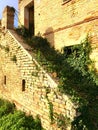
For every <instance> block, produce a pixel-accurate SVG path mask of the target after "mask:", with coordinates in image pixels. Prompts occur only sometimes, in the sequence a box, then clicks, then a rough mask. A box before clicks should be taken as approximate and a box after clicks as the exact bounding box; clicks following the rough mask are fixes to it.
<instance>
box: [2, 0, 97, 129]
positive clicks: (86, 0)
mask: <svg viewBox="0 0 98 130" xmlns="http://www.w3.org/2000/svg"><path fill="white" fill-rule="evenodd" d="M13 18H14V12H13V8H11V7H9V6H7V7H6V8H5V10H4V12H3V18H2V21H1V24H2V27H5V28H6V31H5V32H1V28H0V97H3V98H6V99H9V100H11V101H12V102H14V103H15V104H16V107H17V109H21V110H22V111H25V112H27V113H28V114H31V115H33V116H34V117H35V116H36V115H39V117H40V118H41V123H42V126H43V127H44V128H45V129H46V130H60V128H58V126H57V124H56V123H55V122H54V123H53V124H52V123H51V118H53V117H52V116H54V115H51V112H50V109H51V106H52V105H53V106H52V109H53V110H52V112H53V113H56V114H58V115H59V116H60V115H61V114H62V115H63V116H65V117H66V116H67V117H68V118H70V121H73V120H74V118H75V117H76V116H78V115H79V114H80V113H77V111H76V109H77V107H78V105H77V104H74V103H72V101H71V100H70V97H69V96H68V95H65V94H62V93H60V92H59V90H58V88H57V86H58V79H56V78H54V77H53V76H52V75H50V74H48V73H47V71H46V70H44V69H43V67H42V66H41V65H40V64H39V63H38V62H37V60H36V59H35V58H34V56H33V54H32V49H31V48H30V47H29V46H28V45H25V44H24V41H23V40H22V39H21V37H19V36H18V35H17V34H16V32H15V31H14V30H9V29H13ZM21 25H24V26H25V27H26V28H27V29H29V31H30V33H31V34H32V35H38V34H40V35H41V36H43V37H46V38H47V39H48V40H49V42H50V44H51V46H54V47H55V48H56V49H58V50H61V49H62V47H64V46H71V45H75V44H79V43H80V42H81V40H83V39H85V37H86V36H87V34H89V36H90V37H91V39H92V45H93V46H94V49H93V53H92V54H91V58H92V59H93V60H94V61H96V62H95V67H96V68H98V0H82V1H81V0H55V1H54V0H51V1H50V0H47V1H46V0H19V26H21ZM7 29H8V30H7ZM1 61H2V62H1ZM51 104H52V105H51ZM50 105H51V106H50ZM53 113H52V114H53ZM57 118H58V117H57ZM57 118H56V120H57ZM66 129H68V130H71V124H69V125H68V126H67V128H66Z"/></svg>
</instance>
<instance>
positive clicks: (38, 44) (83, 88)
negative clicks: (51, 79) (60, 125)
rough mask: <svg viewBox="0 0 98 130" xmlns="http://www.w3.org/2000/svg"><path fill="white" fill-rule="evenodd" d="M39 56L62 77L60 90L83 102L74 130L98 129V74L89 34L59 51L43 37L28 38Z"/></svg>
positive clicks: (49, 68) (76, 101)
mask: <svg viewBox="0 0 98 130" xmlns="http://www.w3.org/2000/svg"><path fill="white" fill-rule="evenodd" d="M26 42H27V43H28V44H29V45H30V46H31V47H32V50H33V53H34V54H35V58H36V59H37V60H38V61H39V63H40V64H41V65H42V66H43V67H44V68H45V69H46V70H47V71H49V72H51V73H54V72H55V73H56V75H57V77H58V78H59V85H58V87H59V90H60V91H61V92H63V93H65V94H67V95H69V96H70V99H71V100H72V101H73V102H75V103H77V104H78V105H79V108H78V109H77V111H78V112H79V113H81V114H80V115H79V116H78V117H76V118H75V120H74V121H73V122H72V130H97V129H98V122H97V121H98V111H97V109H98V96H97V95H98V73H97V72H96V69H95V68H94V62H92V61H91V59H90V54H91V52H92V47H91V42H90V38H89V37H88V36H87V37H86V38H85V39H84V40H83V41H82V42H81V43H80V44H79V45H74V46H70V47H64V48H63V52H62V53H60V52H59V51H57V50H55V49H54V48H53V47H51V46H50V45H49V42H48V41H47V39H44V38H42V37H41V36H33V37H31V38H28V39H27V38H26Z"/></svg>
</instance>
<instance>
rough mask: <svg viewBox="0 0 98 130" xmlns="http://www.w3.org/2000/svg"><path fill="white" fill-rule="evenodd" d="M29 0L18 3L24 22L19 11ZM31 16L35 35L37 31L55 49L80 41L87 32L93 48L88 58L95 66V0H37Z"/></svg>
mask: <svg viewBox="0 0 98 130" xmlns="http://www.w3.org/2000/svg"><path fill="white" fill-rule="evenodd" d="M29 1H30V0H29ZM29 1H27V0H21V1H20V3H19V9H20V15H19V18H20V21H21V22H22V24H23V25H24V23H23V20H24V15H23V13H22V12H23V10H24V7H25V6H26V4H28V2H29ZM30 2H31V1H30ZM32 2H33V0H32ZM34 20H35V21H34V23H35V25H34V26H35V35H37V34H39V33H40V34H41V35H42V36H44V37H46V38H47V39H48V40H49V42H50V43H51V45H52V46H54V47H55V48H56V49H58V50H61V49H62V47H64V46H70V45H75V44H80V43H81V41H82V40H84V39H85V37H86V36H87V35H88V34H89V36H90V37H92V43H93V45H94V47H95V48H96V49H95V50H94V51H93V53H92V56H91V58H92V59H93V60H94V61H95V62H96V64H95V67H96V68H98V0H93V1H92V0H90V1H89V0H67V1H65V2H63V0H57V1H56V0H51V1H50V0H47V1H45V0H36V1H34ZM97 70H98V69H97Z"/></svg>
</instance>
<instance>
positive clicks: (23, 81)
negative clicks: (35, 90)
mask: <svg viewBox="0 0 98 130" xmlns="http://www.w3.org/2000/svg"><path fill="white" fill-rule="evenodd" d="M25 85H26V81H25V80H24V79H23V80H22V91H25Z"/></svg>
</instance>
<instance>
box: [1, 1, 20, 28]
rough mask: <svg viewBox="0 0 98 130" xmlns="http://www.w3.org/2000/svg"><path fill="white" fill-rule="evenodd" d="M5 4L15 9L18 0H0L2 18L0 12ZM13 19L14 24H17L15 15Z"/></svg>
mask: <svg viewBox="0 0 98 130" xmlns="http://www.w3.org/2000/svg"><path fill="white" fill-rule="evenodd" d="M7 5H9V6H11V7H14V8H15V9H16V10H18V0H0V19H1V18H2V12H3V10H4V8H5V7H6V6H7ZM14 21H15V26H17V21H18V18H17V17H15V20H14Z"/></svg>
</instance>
